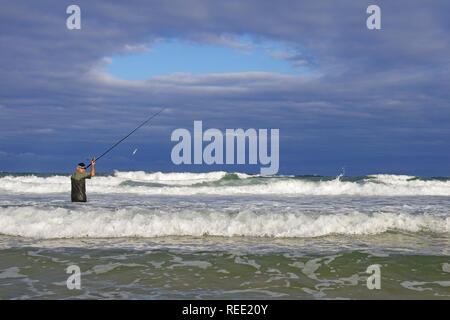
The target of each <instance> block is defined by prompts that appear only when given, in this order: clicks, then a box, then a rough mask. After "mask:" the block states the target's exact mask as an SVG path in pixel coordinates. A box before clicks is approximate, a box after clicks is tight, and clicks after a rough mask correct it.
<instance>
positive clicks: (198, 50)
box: [105, 37, 312, 81]
mask: <svg viewBox="0 0 450 320" xmlns="http://www.w3.org/2000/svg"><path fill="white" fill-rule="evenodd" d="M232 44H234V47H230V46H225V45H224V44H222V45H219V44H207V43H206V44H205V43H202V44H199V43H192V42H185V41H183V40H182V39H164V40H160V41H157V42H156V43H154V44H153V45H151V46H149V47H142V51H143V52H137V53H131V54H126V55H124V54H121V55H120V54H119V55H116V56H113V57H109V58H110V59H111V63H110V64H109V65H107V66H106V68H105V71H106V72H108V73H109V74H111V75H112V76H114V77H116V78H119V79H124V80H141V81H142V80H147V79H149V78H151V77H153V76H169V75H171V74H174V73H187V74H191V75H199V74H216V73H222V74H226V73H238V72H274V73H279V74H284V75H298V74H306V73H311V72H312V71H311V70H306V69H305V68H302V66H301V65H295V64H293V63H292V62H290V61H289V60H288V59H287V58H288V57H291V56H293V55H295V50H293V49H291V48H289V47H286V46H283V45H282V44H277V43H270V42H261V43H254V42H252V41H251V39H249V38H248V37H244V38H242V39H235V40H234V42H233V43H232Z"/></svg>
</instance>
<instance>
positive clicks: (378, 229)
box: [0, 206, 450, 239]
mask: <svg viewBox="0 0 450 320" xmlns="http://www.w3.org/2000/svg"><path fill="white" fill-rule="evenodd" d="M395 230H398V231H406V232H434V233H449V232H450V218H449V217H442V216H441V217H439V216H427V215H413V214H408V213H392V212H377V213H362V212H357V211H355V212H351V213H339V214H320V215H317V214H311V213H307V212H291V213H287V212H281V213H280V212H279V213H276V214H272V213H270V212H267V213H261V212H253V211H251V210H244V211H240V212H234V213H229V212H217V211H214V210H203V211H192V210H188V209H183V210H180V211H163V210H160V209H151V208H142V207H127V208H126V209H125V208H122V209H111V208H95V209H94V208H89V207H81V208H76V209H70V208H62V207H47V208H42V207H40V208H39V207H35V206H23V207H6V208H5V207H4V208H0V234H4V235H10V236H21V237H32V238H40V239H52V238H84V237H87V238H119V237H160V236H203V235H211V236H225V237H231V236H253V237H275V238H303V237H318V236H326V235H330V234H343V235H374V234H380V233H384V232H388V231H395Z"/></svg>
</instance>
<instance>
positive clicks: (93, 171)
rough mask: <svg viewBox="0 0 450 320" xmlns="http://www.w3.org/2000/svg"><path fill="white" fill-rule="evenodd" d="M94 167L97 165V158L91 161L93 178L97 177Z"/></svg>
mask: <svg viewBox="0 0 450 320" xmlns="http://www.w3.org/2000/svg"><path fill="white" fill-rule="evenodd" d="M94 165H95V158H93V159H92V161H91V177H93V176H95V168H94Z"/></svg>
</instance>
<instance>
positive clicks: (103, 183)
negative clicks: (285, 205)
mask: <svg viewBox="0 0 450 320" xmlns="http://www.w3.org/2000/svg"><path fill="white" fill-rule="evenodd" d="M226 174H227V173H226V172H223V171H217V172H209V173H175V172H172V173H162V172H156V173H146V172H143V171H132V172H118V171H117V172H116V173H115V174H114V175H112V176H96V177H94V178H93V179H91V180H88V181H87V190H88V193H89V194H138V195H196V194H210V195H271V194H273V195H291V196H295V195H359V196H420V195H424V196H426V195H431V196H450V181H441V180H420V179H413V178H414V177H411V176H402V175H384V174H381V175H373V176H371V178H368V179H365V180H359V181H342V180H341V179H339V178H336V179H334V180H324V181H312V180H307V179H296V178H289V177H279V178H277V177H275V178H271V179H264V178H261V177H259V176H251V175H247V174H244V173H236V175H237V176H238V178H239V179H240V180H236V179H235V180H232V183H229V184H226V183H225V184H209V185H204V184H201V183H205V182H206V183H210V182H215V181H219V180H221V179H223V178H224V177H225V176H226ZM248 178H255V179H256V180H258V179H259V181H256V182H255V183H252V184H248V183H245V181H246V180H247V179H248ZM155 184H156V185H155ZM0 192H8V193H22V194H47V193H69V192H70V179H69V176H51V177H38V176H34V175H33V176H5V177H2V178H0Z"/></svg>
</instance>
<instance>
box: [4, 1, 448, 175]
mask: <svg viewBox="0 0 450 320" xmlns="http://www.w3.org/2000/svg"><path fill="white" fill-rule="evenodd" d="M71 4H76V5H78V6H79V7H80V8H81V30H69V29H67V27H66V19H67V18H68V17H69V14H67V13H66V8H67V7H68V6H69V5H71ZM371 4H376V5H378V6H379V7H380V8H381V30H368V29H367V27H366V19H367V17H368V16H369V14H367V13H366V9H367V7H368V6H369V5H371ZM448 12H450V2H449V1H433V2H432V4H431V2H426V1H423V0H422V1H413V0H408V1H380V0H376V1H346V0H339V1H335V0H334V1H331V0H330V1H322V0H320V1H298V0H295V1H269V0H259V1H251V0H245V1H243V0H239V1H235V0H227V1H219V0H218V1H211V0H207V1H194V0H176V1H174V0H160V1H155V0H150V1H76V2H71V1H44V0H41V1H23V0H14V1H12V0H4V1H2V5H1V9H0V48H1V50H0V70H1V73H0V171H17V172H71V171H72V170H73V169H74V165H75V164H76V163H78V162H80V161H86V160H87V159H88V158H89V157H93V156H98V155H99V154H101V153H102V152H103V151H104V150H105V149H107V148H108V147H109V146H110V145H111V144H113V143H114V142H115V141H116V140H118V139H120V138H121V137H122V136H124V135H126V134H127V133H128V132H129V131H131V130H132V129H133V128H134V127H136V126H137V125H138V124H139V123H140V122H142V121H143V120H144V119H145V118H146V117H148V116H149V115H151V114H152V113H154V112H156V111H157V110H159V108H160V107H162V106H165V107H167V110H166V111H164V112H163V113H162V114H161V115H160V116H158V117H157V118H155V119H154V120H152V122H151V123H150V125H149V126H146V127H144V128H142V129H141V130H139V131H137V132H136V133H135V134H134V135H133V136H131V137H130V138H129V139H128V140H126V141H125V142H124V143H122V144H121V145H120V146H119V147H117V148H116V149H114V151H112V152H111V153H110V154H108V155H107V156H105V157H104V158H102V159H101V160H100V161H99V163H98V165H97V170H98V171H99V172H102V171H103V172H111V171H113V170H114V169H117V170H124V171H125V170H145V171H159V170H162V171H193V172H199V171H211V170H227V171H241V172H242V171H245V172H259V168H260V165H253V166H251V165H250V166H249V165H245V166H243V165H242V166H218V165H216V166H205V165H203V166H202V165H182V166H176V165H174V164H173V163H172V161H171V157H170V153H171V150H172V148H173V146H174V145H175V143H174V142H171V141H170V136H171V133H172V131H173V130H174V129H176V128H186V129H188V130H190V131H192V130H193V122H194V120H202V121H203V127H204V128H205V129H206V128H218V129H220V130H223V131H224V130H225V129H226V128H244V129H247V128H256V129H258V128H268V129H270V128H277V129H280V170H279V173H281V174H322V175H337V174H339V173H340V172H341V171H342V167H345V172H346V174H348V175H362V174H371V173H401V174H412V175H424V176H450V165H449V164H450V19H449V17H448ZM136 148H137V149H138V151H137V152H136V153H135V154H134V155H133V154H132V153H133V150H135V149H136Z"/></svg>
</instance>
